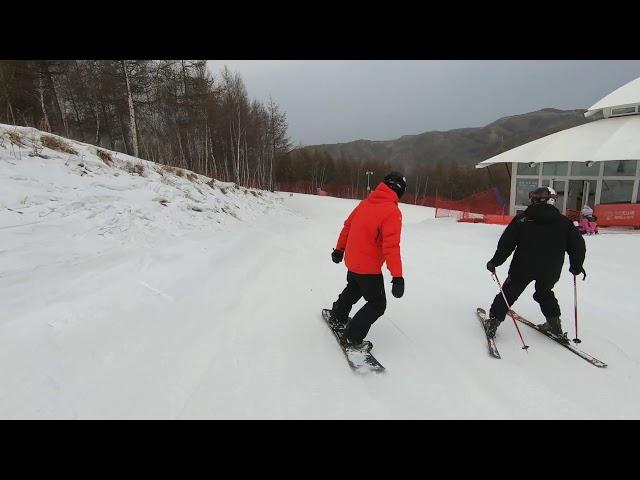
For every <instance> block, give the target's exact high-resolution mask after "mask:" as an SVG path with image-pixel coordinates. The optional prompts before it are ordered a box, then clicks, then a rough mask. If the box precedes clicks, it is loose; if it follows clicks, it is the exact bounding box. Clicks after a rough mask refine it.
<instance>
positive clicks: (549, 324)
mask: <svg viewBox="0 0 640 480" xmlns="http://www.w3.org/2000/svg"><path fill="white" fill-rule="evenodd" d="M539 327H540V330H543V331H545V332H548V333H550V334H552V335H553V336H555V337H558V339H560V340H562V341H565V342H569V339H568V338H567V334H566V333H564V332H563V331H562V325H561V324H560V317H548V318H547V321H546V322H545V323H543V324H542V325H540V326H539Z"/></svg>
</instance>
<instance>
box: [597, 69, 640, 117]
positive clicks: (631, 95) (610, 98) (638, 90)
mask: <svg viewBox="0 0 640 480" xmlns="http://www.w3.org/2000/svg"><path fill="white" fill-rule="evenodd" d="M636 103H640V77H638V78H636V79H635V80H631V81H630V82H629V83H627V84H626V85H623V86H621V87H620V88H618V89H617V90H614V91H613V92H611V93H610V94H609V95H607V96H606V97H604V98H603V99H602V100H600V101H598V102H596V103H594V104H593V105H592V106H591V107H590V108H589V110H588V111H587V113H586V114H585V115H586V116H590V115H593V114H594V113H595V112H597V111H598V110H602V109H603V108H607V107H617V106H620V105H630V104H631V105H632V104H636Z"/></svg>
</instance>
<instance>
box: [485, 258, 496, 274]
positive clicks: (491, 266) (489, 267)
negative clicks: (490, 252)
mask: <svg viewBox="0 0 640 480" xmlns="http://www.w3.org/2000/svg"><path fill="white" fill-rule="evenodd" d="M487 270H489V271H490V272H491V273H496V266H495V265H494V264H493V263H492V262H491V260H489V261H488V262H487Z"/></svg>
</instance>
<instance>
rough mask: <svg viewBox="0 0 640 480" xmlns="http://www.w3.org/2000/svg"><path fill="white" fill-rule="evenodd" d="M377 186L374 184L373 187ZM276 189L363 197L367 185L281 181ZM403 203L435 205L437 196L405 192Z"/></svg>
mask: <svg viewBox="0 0 640 480" xmlns="http://www.w3.org/2000/svg"><path fill="white" fill-rule="evenodd" d="M373 188H375V186H372V189H373ZM275 190H277V191H279V192H293V193H306V194H309V195H320V196H331V197H338V198H351V199H363V198H365V196H366V194H367V186H366V185H364V186H358V188H354V187H352V186H351V185H328V184H323V185H322V187H319V186H318V184H317V183H314V182H310V181H302V180H301V181H298V182H279V183H276V185H275ZM401 202H402V203H407V204H410V205H421V206H423V207H435V206H436V197H435V196H433V195H422V196H419V197H416V196H415V195H414V194H412V193H409V192H407V193H405V194H404V195H403V196H402V200H401Z"/></svg>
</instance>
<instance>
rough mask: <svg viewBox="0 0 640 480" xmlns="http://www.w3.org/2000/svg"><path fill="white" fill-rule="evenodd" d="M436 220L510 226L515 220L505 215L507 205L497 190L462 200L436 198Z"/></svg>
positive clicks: (476, 194)
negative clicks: (455, 220)
mask: <svg viewBox="0 0 640 480" xmlns="http://www.w3.org/2000/svg"><path fill="white" fill-rule="evenodd" d="M435 207H436V218H442V217H453V218H457V219H458V221H459V222H469V223H494V224H499V225H506V224H508V223H509V222H510V221H511V219H512V218H513V217H512V216H510V215H505V213H506V212H505V210H506V209H507V206H506V205H505V203H504V201H503V200H502V197H501V196H500V192H499V191H498V189H497V188H492V189H491V190H487V191H484V192H478V193H475V194H473V195H471V196H469V197H467V198H463V199H462V200H448V199H445V198H441V197H437V198H436V204H435Z"/></svg>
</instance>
